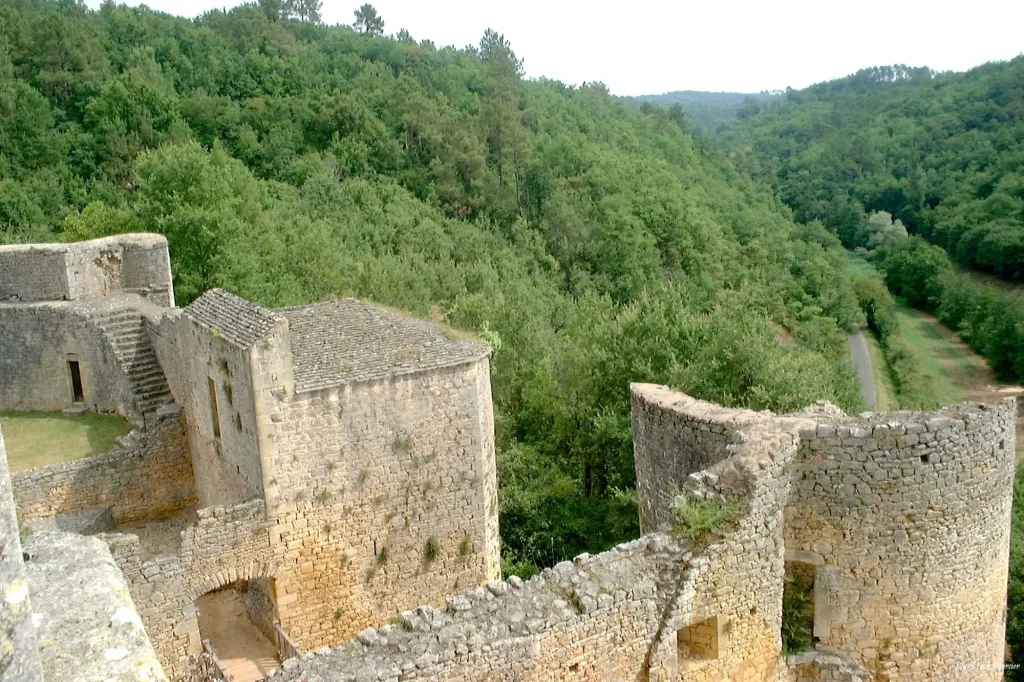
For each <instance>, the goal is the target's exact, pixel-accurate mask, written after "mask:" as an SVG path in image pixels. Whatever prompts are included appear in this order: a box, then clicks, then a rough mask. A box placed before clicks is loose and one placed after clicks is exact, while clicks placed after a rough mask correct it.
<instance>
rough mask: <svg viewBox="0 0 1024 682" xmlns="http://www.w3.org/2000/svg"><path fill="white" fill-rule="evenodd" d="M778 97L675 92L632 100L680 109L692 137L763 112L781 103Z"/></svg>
mask: <svg viewBox="0 0 1024 682" xmlns="http://www.w3.org/2000/svg"><path fill="white" fill-rule="evenodd" d="M781 97H782V95H781V94H780V93H768V92H759V93H757V94H745V93H742V92H702V91H700V90H674V91H672V92H666V93H665V94H663V95H640V96H638V97H631V98H630V99H632V100H633V101H636V102H648V103H650V104H657V105H660V106H663V107H672V106H674V105H678V106H679V110H680V111H682V112H683V114H685V116H686V119H687V122H688V128H689V131H690V132H691V133H693V134H695V135H700V134H706V133H711V132H714V131H716V130H717V129H718V127H719V126H721V125H723V124H725V123H729V122H730V121H735V120H737V119H746V118H750V117H751V116H756V115H757V114H758V113H759V112H760V111H761V110H762V109H763V108H765V107H768V106H771V104H772V103H773V102H778V101H780V100H781Z"/></svg>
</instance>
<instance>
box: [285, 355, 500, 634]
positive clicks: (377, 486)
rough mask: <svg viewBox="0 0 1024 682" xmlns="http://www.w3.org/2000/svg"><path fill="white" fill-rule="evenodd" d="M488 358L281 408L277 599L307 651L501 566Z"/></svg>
mask: <svg viewBox="0 0 1024 682" xmlns="http://www.w3.org/2000/svg"><path fill="white" fill-rule="evenodd" d="M489 398H490V382H489V373H488V365H487V362H486V360H484V361H481V362H474V363H469V364H465V365H461V366H456V367H451V368H443V369H437V370H431V371H427V372H421V373H418V374H410V375H402V376H396V377H390V378H386V379H382V380H378V381H370V382H363V383H355V384H346V385H343V386H340V387H337V388H331V389H323V390H318V391H312V392H308V393H298V394H295V395H294V396H293V397H291V398H290V399H281V400H279V401H276V404H273V405H271V407H270V408H269V409H270V414H269V415H268V422H267V423H268V425H270V426H271V427H272V428H273V431H272V434H273V437H272V442H273V444H274V447H275V450H274V454H273V459H272V471H271V475H272V476H273V479H272V480H271V481H270V485H269V486H268V504H270V505H271V514H272V516H273V518H274V519H275V521H276V526H275V527H274V528H273V530H272V543H273V544H274V545H275V547H280V548H281V552H283V554H281V555H280V559H281V567H282V568H281V572H280V573H279V574H278V576H277V580H276V585H277V606H278V611H279V615H280V619H281V623H282V625H283V626H284V629H285V630H286V631H287V632H288V633H289V635H291V636H292V637H293V638H295V639H296V640H297V641H298V642H299V643H300V644H301V646H302V647H303V649H304V650H308V649H313V648H316V647H317V646H321V645H323V644H330V643H335V642H338V641H340V640H342V639H344V638H345V637H350V636H352V635H354V634H355V633H356V632H358V631H359V630H362V629H363V628H365V627H367V626H370V625H377V624H380V623H382V622H384V621H386V620H387V619H388V618H390V617H391V616H392V615H394V613H395V612H396V611H399V610H402V609H405V608H408V607H410V606H413V605H416V604H421V603H440V602H441V601H443V599H444V598H445V597H446V596H447V595H449V594H452V593H453V592H456V591H458V590H459V589H466V588H468V587H472V586H474V585H480V584H483V583H484V582H486V581H487V580H490V579H493V578H496V577H497V576H498V571H499V570H500V568H499V567H500V565H499V558H498V538H497V528H496V526H497V499H496V494H495V493H496V490H495V485H494V483H493V481H492V482H491V483H490V484H489V485H485V484H484V479H485V478H487V477H490V478H492V479H493V476H494V466H495V465H494V449H493V448H494V445H493V435H492V434H493V424H492V422H491V413H490V410H483V409H481V405H482V403H483V402H484V401H486V402H487V403H489V402H490V401H489Z"/></svg>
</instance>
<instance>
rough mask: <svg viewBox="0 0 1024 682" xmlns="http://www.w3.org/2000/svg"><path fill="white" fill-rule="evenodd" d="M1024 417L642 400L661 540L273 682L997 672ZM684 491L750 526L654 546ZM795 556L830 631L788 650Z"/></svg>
mask: <svg viewBox="0 0 1024 682" xmlns="http://www.w3.org/2000/svg"><path fill="white" fill-rule="evenodd" d="M1015 415H1016V411H1015V405H1014V402H1013V401H1012V400H1007V401H1004V402H1002V403H999V404H995V405H977V404H964V405H959V406H954V407H951V408H947V409H945V410H940V411H938V412H934V413H896V414H885V415H881V414H879V415H865V416H863V417H862V418H847V417H845V416H842V415H841V414H840V413H839V412H838V411H837V410H835V408H831V407H830V406H827V405H819V406H816V407H815V408H812V409H808V410H805V411H803V412H801V413H798V414H796V415H792V416H785V417H777V416H775V415H772V414H770V413H766V412H761V413H755V412H751V411H746V410H731V409H725V408H721V407H719V406H716V405H710V404H707V403H702V402H700V401H696V400H693V399H691V398H689V397H687V396H684V395H682V394H679V393H675V392H672V391H670V390H668V389H665V388H663V387H657V386H649V385H634V386H633V426H634V436H635V439H636V440H635V448H636V453H637V469H638V480H639V481H641V482H642V483H641V484H640V485H638V494H639V498H640V499H639V502H640V507H641V514H642V515H644V518H645V519H646V521H645V523H646V524H648V530H650V531H651V532H650V534H648V535H646V536H645V537H644V538H642V539H641V540H639V541H636V542H634V543H630V544H628V545H624V546H622V547H619V548H617V549H615V550H613V551H611V552H606V553H604V554H601V555H597V556H594V557H591V556H587V555H584V556H581V557H578V558H577V559H576V561H575V562H572V563H568V562H566V563H563V564H560V565H559V566H556V567H555V568H554V569H551V570H545V571H544V572H542V574H541V575H540V576H538V577H535V578H534V579H532V580H531V581H529V582H528V583H526V584H525V585H524V584H523V583H522V582H521V581H518V580H517V579H511V580H509V581H508V582H507V583H502V582H493V583H490V584H489V585H488V586H487V589H482V588H481V589H477V590H474V591H473V592H470V593H469V594H465V595H461V596H457V597H452V598H450V599H448V600H447V603H446V606H447V608H446V609H445V610H444V611H438V610H437V609H435V608H433V607H422V608H419V609H416V610H414V611H406V612H402V613H401V614H400V616H399V618H398V622H397V623H396V624H395V625H388V626H384V627H382V628H378V629H368V630H365V631H363V632H360V633H359V635H358V638H357V639H356V640H355V641H353V642H349V643H347V644H344V645H341V646H339V647H335V648H332V649H329V650H324V651H318V652H317V653H316V654H315V655H310V654H307V655H304V656H303V657H301V658H299V659H295V660H293V661H290V662H288V664H286V666H285V669H284V671H283V672H282V673H280V675H278V676H275V680H277V679H280V680H285V681H286V682H296V681H298V680H303V679H317V680H320V681H321V682H341V681H342V680H346V681H348V680H360V681H362V680H390V679H396V678H397V677H400V676H401V677H403V678H407V679H460V680H485V679H498V680H516V681H520V680H524V681H533V680H564V679H574V678H577V676H578V679H585V680H608V681H609V682H611V681H612V680H621V679H645V680H654V681H657V680H687V681H688V682H689V681H692V680H700V681H704V680H707V681H710V680H738V681H743V682H749V681H752V680H764V681H765V682H769V681H770V682H776V681H784V682H794V681H799V682H813V681H819V680H820V681H824V680H841V681H846V682H863V681H865V680H868V679H885V680H891V681H897V680H964V679H972V680H974V679H979V680H987V679H991V680H997V679H1000V678H1001V675H1002V668H1001V665H1000V664H1001V662H1002V660H1003V659H1002V657H1003V617H1004V616H1003V605H1004V604H1005V587H1006V565H1007V548H1008V545H1009V538H1008V532H1009V502H1010V494H1011V490H1012V469H1013V449H1014V444H1013V433H1014V431H1013V427H1014V419H1015ZM674 458H679V459H681V460H683V461H682V462H678V461H673V459H674ZM679 494H683V495H684V496H686V497H687V498H688V499H690V500H699V499H708V498H714V499H730V500H733V501H734V502H735V503H737V504H738V505H739V507H738V508H739V509H740V515H739V518H738V519H737V520H736V521H735V522H733V523H732V524H730V525H728V526H727V527H726V528H725V529H724V530H722V531H721V534H720V535H717V536H713V537H712V538H710V539H709V542H710V544H707V542H708V541H705V542H701V541H699V539H694V540H692V541H690V542H681V541H679V540H676V539H674V538H673V537H672V535H664V534H661V533H660V532H659V531H662V530H667V531H669V532H670V533H671V532H674V530H673V526H674V522H673V515H672V500H673V499H674V498H675V497H676V496H677V495H679ZM787 562H803V563H809V564H812V565H814V566H816V568H817V573H816V578H815V581H816V582H815V591H814V597H813V598H814V609H815V633H816V635H818V637H820V642H819V643H818V645H817V649H816V650H812V651H810V652H807V653H806V654H802V655H799V656H790V657H786V656H784V655H783V653H782V641H781V640H782V638H781V629H782V608H781V606H782V601H783V589H784V588H783V586H784V584H785V575H786V563H787ZM876 640H877V641H876Z"/></svg>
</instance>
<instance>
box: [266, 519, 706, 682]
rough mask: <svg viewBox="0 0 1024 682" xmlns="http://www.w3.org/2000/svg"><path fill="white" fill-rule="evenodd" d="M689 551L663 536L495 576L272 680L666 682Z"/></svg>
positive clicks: (291, 666) (306, 657)
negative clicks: (657, 652)
mask: <svg viewBox="0 0 1024 682" xmlns="http://www.w3.org/2000/svg"><path fill="white" fill-rule="evenodd" d="M688 556H689V555H688V553H687V552H686V547H685V545H681V544H680V543H678V542H676V541H674V540H673V539H671V538H670V537H667V536H663V535H657V534H656V535H650V536H647V537H644V538H642V539H641V540H638V541H636V542H633V543H628V544H626V545H622V546H620V547H617V548H615V549H614V550H611V551H609V552H605V553H604V554H600V555H598V556H587V555H582V556H580V557H578V558H577V559H576V560H575V561H574V562H563V563H561V564H559V565H557V566H555V567H554V568H553V569H546V570H545V571H543V572H542V573H541V574H540V575H537V576H534V577H533V578H531V579H530V580H529V581H528V582H523V581H522V580H520V579H519V578H516V577H512V578H510V579H509V580H508V581H507V582H506V581H500V580H494V581H491V582H489V583H488V584H487V585H486V586H485V587H479V588H477V589H475V590H473V591H472V592H469V593H467V594H462V595H457V596H453V597H450V598H449V599H448V600H447V602H446V604H445V607H444V608H443V609H438V608H434V607H433V606H424V607H420V608H417V609H415V610H409V611H405V612H402V613H401V614H399V616H398V617H397V618H396V622H395V623H393V624H389V625H384V626H382V627H380V628H376V629H373V628H370V629H367V630H364V631H362V632H360V633H359V635H358V637H357V638H356V639H354V640H352V641H350V642H348V643H346V644H343V645H341V646H338V647H335V648H331V649H323V650H320V651H317V652H315V653H308V654H303V655H302V656H301V657H299V658H296V659H290V660H288V661H285V664H284V667H283V669H282V670H279V671H276V672H275V673H274V674H273V675H272V676H271V679H272V680H274V681H275V682H278V681H285V682H298V681H300V680H316V681H317V682H341V681H342V680H344V681H346V682H348V681H358V682H370V681H377V680H381V681H383V680H397V679H403V680H460V681H463V682H473V681H480V682H484V681H492V680H493V681H495V682H511V681H513V680H515V681H519V680H531V681H532V680H538V681H539V680H544V681H550V682H556V681H561V680H577V679H578V680H608V681H609V682H610V681H611V680H636V679H650V680H666V679H668V677H666V675H667V674H668V671H667V670H666V669H665V668H664V666H663V665H661V664H656V665H654V666H653V669H654V674H652V675H651V676H650V677H649V678H648V677H647V676H646V675H644V674H642V671H645V670H646V669H647V668H648V665H647V659H648V657H649V656H650V655H651V642H652V640H653V639H654V638H655V636H656V634H657V632H658V630H659V627H660V626H661V623H662V617H663V611H664V608H665V605H666V604H667V603H668V602H669V601H670V600H671V599H672V598H673V597H674V595H675V593H676V591H677V588H678V585H679V582H680V581H681V580H684V579H685V573H686V568H687V561H686V559H687V558H688Z"/></svg>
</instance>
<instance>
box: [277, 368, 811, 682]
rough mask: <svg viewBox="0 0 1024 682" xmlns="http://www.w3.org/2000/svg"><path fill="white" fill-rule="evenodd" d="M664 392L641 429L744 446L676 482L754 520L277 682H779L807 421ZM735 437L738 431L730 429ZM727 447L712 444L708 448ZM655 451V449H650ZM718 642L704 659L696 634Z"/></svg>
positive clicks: (589, 564) (611, 557)
mask: <svg viewBox="0 0 1024 682" xmlns="http://www.w3.org/2000/svg"><path fill="white" fill-rule="evenodd" d="M680 398H681V396H679V394H675V393H672V392H670V391H668V390H666V389H662V388H661V387H653V386H644V385H638V386H634V406H636V407H637V408H638V412H637V413H636V414H635V415H634V418H635V420H637V422H639V423H640V425H641V427H643V428H645V429H646V432H647V433H651V432H652V430H653V428H654V426H653V424H648V423H646V420H647V419H652V420H653V421H654V423H656V424H657V425H658V426H657V428H666V429H669V430H671V431H673V432H674V436H673V435H668V434H661V435H660V436H659V441H660V442H670V441H672V440H673V439H674V438H681V439H689V441H690V442H692V441H694V440H695V439H696V440H701V439H702V434H703V431H701V430H700V429H697V430H698V431H701V434H690V436H686V435H685V434H684V433H683V432H684V431H686V430H690V429H693V428H694V425H695V424H698V423H701V424H708V425H710V424H712V423H714V422H715V421H716V420H717V419H719V418H720V417H723V416H724V417H726V418H727V419H728V420H729V421H731V422H734V425H735V433H737V434H738V435H737V436H735V437H734V440H735V444H734V445H732V446H730V449H728V450H726V451H725V452H723V453H722V456H721V457H720V458H718V459H719V463H718V464H717V465H715V466H713V467H711V468H710V469H709V470H707V471H704V472H700V473H698V474H697V475H696V477H690V476H684V477H683V478H682V479H681V480H676V481H674V482H670V483H672V484H673V487H674V489H675V490H676V491H677V492H678V491H679V490H680V489H684V488H685V489H688V490H689V491H690V492H691V494H693V495H695V496H700V495H705V496H707V495H716V496H722V495H726V496H729V497H730V498H733V499H735V500H737V502H738V503H739V504H740V508H741V510H742V512H741V514H742V516H741V518H740V519H739V520H738V521H737V523H736V524H735V525H734V526H732V527H730V528H728V529H725V531H724V535H723V536H721V537H719V538H718V539H717V540H716V541H715V542H713V543H712V544H711V545H710V546H707V547H704V546H703V545H692V544H689V543H687V542H684V541H680V540H678V539H675V538H673V537H672V536H671V535H668V534H662V533H659V532H652V533H651V534H649V535H646V536H645V537H643V538H642V539H640V540H637V541H635V542H632V543H628V544H626V545H622V546H620V547H617V548H616V549H614V550H612V551H609V552H605V553H603V554H600V555H597V556H588V555H583V556H580V557H577V559H576V560H575V561H574V562H563V563H562V564H559V565H558V566H555V567H554V568H553V569H547V570H545V571H543V572H542V573H541V574H540V575H539V576H536V577H534V578H533V579H531V580H530V581H528V582H526V583H523V582H522V581H521V580H519V579H517V578H512V579H510V580H508V581H507V582H500V581H493V582H490V583H488V584H487V586H486V588H477V589H476V590H473V591H472V592H470V593H468V594H465V595H460V596H456V597H452V598H449V599H448V600H447V602H446V609H445V610H444V611H439V610H438V609H436V608H434V607H429V606H428V607H421V608H419V609H416V610H414V611H405V612H402V613H401V614H400V615H399V617H398V619H397V620H398V622H397V623H396V624H393V625H387V626H384V627H381V628H377V629H367V630H364V631H362V632H360V633H359V635H358V637H357V639H356V640H355V641H353V642H349V643H347V644H344V645H341V646H339V647H336V648H331V649H324V650H321V651H317V652H315V653H312V654H305V655H303V656H302V657H300V658H299V659H295V660H291V661H288V662H286V663H285V666H284V670H283V672H281V673H280V674H279V675H276V676H275V677H274V679H275V680H278V679H283V680H285V681H287V682H298V681H299V680H316V681H317V682H341V681H342V680H345V681H352V680H358V681H360V682H362V681H370V680H393V679H399V678H400V679H405V680H414V679H424V680H426V679H431V680H433V679H439V680H509V681H511V680H516V681H531V682H532V681H534V680H544V681H547V680H551V681H554V680H570V679H579V680H607V681H608V682H611V681H612V680H627V679H628V680H636V679H641V680H648V681H651V682H667V681H668V680H677V679H678V680H688V681H689V680H699V681H705V680H707V681H711V680H714V681H718V680H735V681H739V682H751V681H754V680H759V681H760V680H763V681H764V682H769V681H770V682H776V680H778V679H779V677H780V675H782V674H783V673H784V672H785V664H784V662H783V660H782V657H781V656H780V651H781V638H780V626H781V602H782V575H783V547H782V542H781V539H782V509H783V507H784V505H785V502H786V500H787V498H788V494H789V489H788V484H787V478H786V477H785V475H783V472H784V470H785V468H786V466H787V465H788V464H789V463H790V462H791V461H792V460H793V458H794V457H795V456H796V454H797V451H798V445H799V430H800V428H801V427H808V426H813V422H810V421H807V420H798V419H792V420H785V421H782V422H781V424H780V422H779V421H777V420H775V419H773V418H771V417H770V416H765V415H758V414H755V413H752V412H745V411H736V410H722V408H718V407H717V406H713V405H708V404H706V403H701V402H699V401H694V400H692V399H689V398H686V399H685V400H680ZM730 428H732V427H730ZM720 435H721V434H717V435H716V434H712V435H709V436H708V437H707V438H706V440H707V445H708V449H710V448H711V447H713V444H714V443H716V442H720V440H721V438H720ZM646 447H648V448H651V447H655V446H654V445H652V444H651V443H648V444H647V445H646ZM695 630H700V631H701V633H702V634H705V632H704V631H709V634H708V637H709V638H712V635H713V638H714V639H715V640H716V641H717V647H716V650H715V651H714V653H713V654H712V655H709V656H705V657H700V656H697V655H695V654H694V652H693V650H692V649H688V648H687V647H685V646H680V642H681V641H685V640H686V637H687V636H688V635H687V633H689V632H693V631H695Z"/></svg>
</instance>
